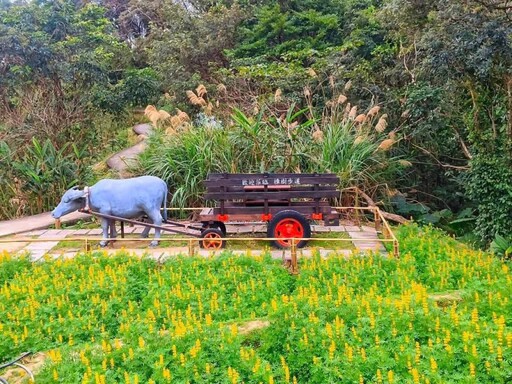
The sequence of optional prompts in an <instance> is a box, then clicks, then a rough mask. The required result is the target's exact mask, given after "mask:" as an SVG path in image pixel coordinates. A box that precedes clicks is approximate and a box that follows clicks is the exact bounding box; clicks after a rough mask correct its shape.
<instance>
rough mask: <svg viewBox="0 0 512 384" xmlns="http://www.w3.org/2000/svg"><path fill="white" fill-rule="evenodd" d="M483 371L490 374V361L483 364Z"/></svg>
mask: <svg viewBox="0 0 512 384" xmlns="http://www.w3.org/2000/svg"><path fill="white" fill-rule="evenodd" d="M485 370H486V371H487V373H490V372H491V362H490V361H486V362H485Z"/></svg>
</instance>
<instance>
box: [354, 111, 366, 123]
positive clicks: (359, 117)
mask: <svg viewBox="0 0 512 384" xmlns="http://www.w3.org/2000/svg"><path fill="white" fill-rule="evenodd" d="M365 121H366V115H365V114H364V113H361V114H360V115H357V117H356V118H355V119H354V122H355V123H358V124H361V123H364V122H365Z"/></svg>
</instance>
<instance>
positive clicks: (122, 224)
mask: <svg viewBox="0 0 512 384" xmlns="http://www.w3.org/2000/svg"><path fill="white" fill-rule="evenodd" d="M121 239H124V221H121Z"/></svg>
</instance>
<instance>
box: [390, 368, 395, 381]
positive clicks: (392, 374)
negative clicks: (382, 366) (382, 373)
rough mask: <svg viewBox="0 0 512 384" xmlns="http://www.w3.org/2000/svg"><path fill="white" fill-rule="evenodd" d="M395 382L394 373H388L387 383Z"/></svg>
mask: <svg viewBox="0 0 512 384" xmlns="http://www.w3.org/2000/svg"><path fill="white" fill-rule="evenodd" d="M394 382H395V373H394V372H393V371H392V370H389V371H388V383H389V384H393V383H394Z"/></svg>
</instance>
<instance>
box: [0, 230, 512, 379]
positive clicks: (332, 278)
mask: <svg viewBox="0 0 512 384" xmlns="http://www.w3.org/2000/svg"><path fill="white" fill-rule="evenodd" d="M397 235H398V237H399V240H400V244H401V258H400V259H394V258H392V257H382V256H376V255H370V254H369V255H363V256H356V255H354V256H352V257H349V258H346V257H343V256H332V257H329V258H320V257H319V256H318V257H313V258H309V259H301V260H300V274H299V275H297V276H293V275H290V274H289V273H288V271H287V270H286V269H284V268H283V267H282V265H281V263H280V262H279V261H276V260H272V259H271V258H270V257H253V256H250V257H249V256H246V257H240V256H234V255H232V254H230V253H229V252H227V253H224V254H222V255H220V256H216V257H212V258H201V257H194V258H188V257H182V258H181V257H178V258H172V259H169V260H167V261H165V262H164V263H163V264H159V263H157V262H156V261H153V260H150V259H144V258H142V259H141V258H138V257H135V256H131V255H127V254H124V253H123V252H119V254H117V255H116V256H107V255H105V254H104V253H102V252H93V253H89V254H82V255H78V256H77V257H75V258H73V259H65V260H64V259H63V260H57V261H49V260H47V261H43V262H38V263H31V262H29V261H28V259H25V258H14V257H12V256H11V255H9V254H8V253H5V252H4V253H2V254H1V256H0V313H1V314H2V315H1V316H0V356H2V359H3V360H8V359H9V358H12V357H15V356H16V355H18V354H20V353H21V352H24V351H27V350H30V351H34V352H41V353H44V355H45V356H46V359H45V364H44V366H43V367H42V369H40V370H39V371H38V372H37V374H36V383H84V384H85V383H90V384H101V383H125V384H135V383H231V384H235V383H506V382H512V366H511V364H512V303H511V300H512V297H511V296H512V277H511V271H510V267H511V266H510V264H509V263H507V262H505V261H502V260H499V259H497V258H495V257H494V256H492V255H490V254H487V253H484V252H481V251H475V250H472V249H470V248H468V247H466V246H464V245H462V244H460V243H457V242H456V241H455V240H453V239H451V238H450V237H447V236H445V235H443V234H442V233H440V232H439V231H437V230H434V229H432V228H429V227H424V228H420V227H417V226H415V225H410V226H403V227H400V228H399V229H398V230H397Z"/></svg>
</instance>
